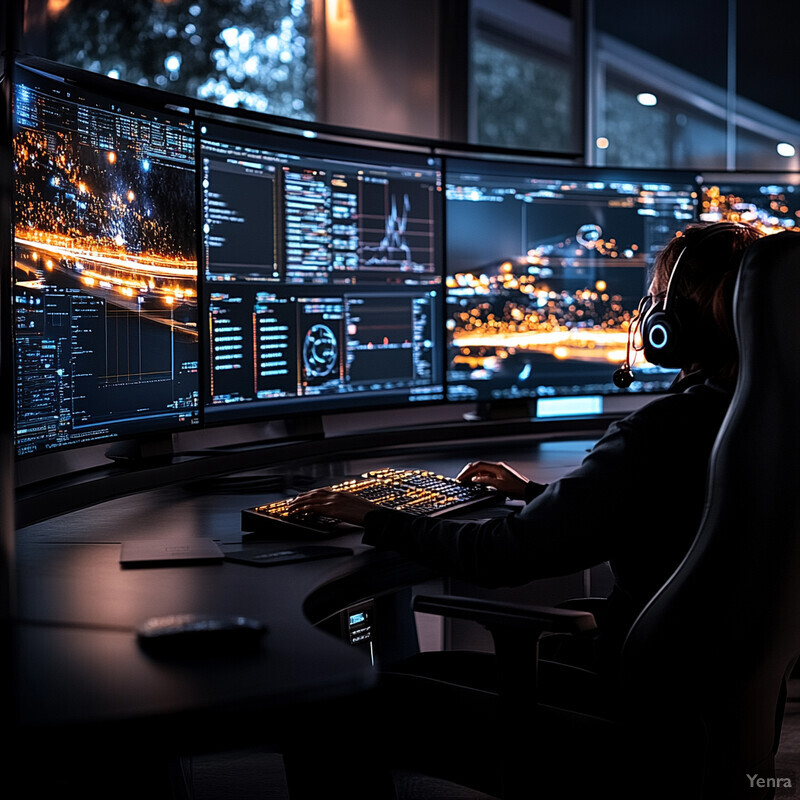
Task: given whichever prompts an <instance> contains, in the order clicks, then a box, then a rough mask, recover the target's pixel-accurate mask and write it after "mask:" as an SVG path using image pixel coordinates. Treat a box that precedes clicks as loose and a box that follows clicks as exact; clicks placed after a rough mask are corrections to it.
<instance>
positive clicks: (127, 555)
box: [119, 539, 224, 567]
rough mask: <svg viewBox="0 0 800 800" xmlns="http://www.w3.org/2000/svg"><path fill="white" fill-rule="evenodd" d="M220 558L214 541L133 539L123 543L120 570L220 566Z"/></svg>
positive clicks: (220, 552)
mask: <svg viewBox="0 0 800 800" xmlns="http://www.w3.org/2000/svg"><path fill="white" fill-rule="evenodd" d="M223 558H224V555H223V552H222V550H220V549H219V545H218V544H217V543H216V542H215V541H214V540H213V539H134V540H131V541H126V542H123V543H122V545H121V547H120V554H119V563H120V564H121V565H122V566H123V567H156V566H178V565H180V564H208V563H220V562H221V561H222V560H223Z"/></svg>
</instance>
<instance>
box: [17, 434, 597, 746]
mask: <svg viewBox="0 0 800 800" xmlns="http://www.w3.org/2000/svg"><path fill="white" fill-rule="evenodd" d="M588 444H589V443H588V442H586V441H574V442H562V443H554V447H553V448H552V449H550V450H548V449H547V448H544V449H542V447H539V448H538V449H537V450H536V451H535V452H533V453H529V454H528V455H527V456H526V457H525V458H522V457H521V455H520V452H521V451H518V450H511V451H508V452H510V453H511V458H507V457H506V456H507V453H503V452H499V453H498V452H497V451H495V452H494V456H495V458H506V460H509V461H511V462H512V463H514V464H515V465H517V466H519V467H520V468H523V469H527V470H528V471H529V473H530V474H537V475H540V476H544V477H543V478H542V479H544V480H552V479H554V478H555V477H557V475H558V474H559V473H563V471H565V470H566V469H568V468H570V467H571V466H573V465H574V464H576V463H577V462H578V461H579V460H580V459H581V458H582V456H583V454H584V453H585V450H586V447H587V446H588ZM481 449H483V448H480V447H476V445H475V444H474V443H473V444H471V445H470V456H471V457H472V458H475V457H488V453H482V452H480V451H481ZM464 460H465V458H464V454H463V453H462V452H453V453H449V454H446V455H440V456H438V457H436V458H433V459H431V458H428V459H426V460H425V461H424V462H423V461H422V460H421V459H420V457H419V455H418V454H416V455H415V454H408V455H405V456H402V457H398V458H395V459H394V460H392V462H391V465H392V466H421V467H425V468H430V469H435V470H437V471H441V472H447V473H449V474H454V470H457V469H458V468H459V467H460V466H461V465H463V463H464ZM388 463H389V462H387V460H386V459H385V458H384V459H381V460H378V458H377V456H365V457H364V458H361V459H356V460H352V461H349V462H347V463H341V464H338V465H326V466H325V467H324V468H323V470H322V471H323V472H324V471H330V472H331V473H332V474H333V473H337V472H338V474H339V475H352V474H358V473H360V472H362V471H365V470H367V469H371V468H374V467H376V466H386V465H387V464H388ZM265 499H270V498H269V497H267V498H265V496H264V495H263V494H213V493H211V494H209V493H200V492H197V491H192V490H190V489H188V488H186V487H180V486H177V487H175V486H173V487H164V488H161V489H155V490H151V491H146V492H140V493H137V494H135V495H131V496H128V497H121V498H116V499H113V500H108V501H105V502H102V503H99V504H97V505H95V506H91V507H89V508H84V509H81V510H78V511H73V512H70V513H66V514H62V515H61V516H58V517H56V518H53V519H50V520H47V521H44V522H39V523H37V524H34V525H30V526H28V527H27V528H24V529H22V530H21V531H19V534H18V545H17V580H18V603H17V619H18V623H17V624H16V626H15V631H14V634H15V658H16V671H17V678H18V683H17V701H18V709H19V717H20V721H21V724H22V728H23V734H24V735H25V736H26V737H28V739H29V741H31V742H35V743H36V746H37V748H42V747H55V748H59V747H64V746H65V745H67V744H69V745H71V746H72V748H73V749H84V750H85V749H87V748H88V749H89V752H94V751H95V750H96V749H97V748H99V749H100V751H105V750H108V751H112V750H115V749H118V748H119V746H120V741H121V740H123V739H124V741H125V742H127V743H130V742H134V743H135V744H134V746H133V747H132V748H131V747H130V744H127V745H126V751H127V752H128V754H129V755H132V756H137V755H142V754H152V753H156V754H164V755H168V754H170V753H172V754H174V753H176V751H177V752H178V753H190V752H202V751H209V750H219V749H227V748H230V747H236V746H240V745H244V744H253V743H254V742H256V741H265V742H267V741H270V739H271V737H272V736H273V735H274V734H275V733H276V732H277V733H279V729H280V726H281V720H282V719H285V718H286V716H285V715H290V714H292V713H293V711H294V710H295V709H297V708H301V707H303V706H307V705H309V704H314V703H317V702H323V701H325V700H331V699H336V698H347V697H348V696H352V695H355V694H357V693H360V692H365V691H368V690H369V689H370V687H372V686H373V683H374V680H375V672H374V669H373V667H372V665H371V663H370V661H369V659H368V657H367V656H366V655H365V654H364V653H363V652H361V651H360V650H358V649H355V648H351V647H349V646H348V645H346V644H345V643H344V642H343V641H341V640H340V639H339V638H337V637H335V636H332V635H330V634H329V633H327V632H325V631H323V630H322V629H320V628H319V627H315V625H316V624H317V623H319V622H321V621H322V620H323V619H324V618H325V617H326V616H327V615H329V614H333V613H335V611H336V610H337V609H338V608H343V607H346V606H348V605H350V604H353V603H357V602H359V601H360V600H362V599H363V598H366V597H373V596H375V595H379V594H384V595H391V594H392V593H393V592H396V591H400V590H405V589H407V588H408V587H410V586H411V585H412V584H414V583H415V582H418V581H422V580H426V579H429V578H430V577H431V575H429V574H428V573H427V572H426V571H425V570H423V569H422V568H421V567H419V566H415V565H413V564H409V563H408V562H407V561H405V560H403V559H401V558H399V557H397V556H393V555H392V554H390V553H381V552H378V551H375V550H373V549H372V548H369V547H366V546H364V545H362V544H361V542H360V535H359V534H358V533H356V534H349V535H346V536H344V537H341V538H339V539H335V540H333V541H332V542H331V543H333V544H339V545H343V546H346V547H349V548H352V550H353V555H352V556H348V557H344V558H340V557H336V558H331V559H325V560H321V561H309V562H303V563H298V564H291V565H282V566H280V565H279V566H273V567H253V566H248V565H244V564H237V563H233V562H228V561H226V562H223V563H221V564H209V565H204V566H177V567H156V568H145V569H123V568H121V567H120V565H119V563H118V559H119V553H120V543H121V542H122V541H125V540H128V539H169V538H175V539H183V538H185V537H209V538H213V539H215V540H216V541H217V542H218V543H219V544H220V546H221V548H222V550H223V551H224V552H231V551H235V550H237V549H240V548H241V547H242V532H241V530H240V512H241V509H242V508H245V507H249V506H253V505H256V504H258V503H259V502H264V500H265ZM408 597H409V598H410V594H409V595H408ZM405 607H406V609H408V606H407V605H406V606H405ZM184 612H199V613H215V614H239V615H246V616H251V617H255V618H257V619H260V620H262V621H263V622H265V623H266V625H267V626H268V634H267V636H266V638H265V639H264V642H263V647H262V649H261V651H260V652H258V653H256V654H253V655H247V656H244V657H236V658H224V657H221V658H215V659H210V660H207V661H206V660H203V659H199V660H197V661H192V662H188V663H182V662H178V661H176V662H169V661H157V660H154V659H153V658H152V657H150V656H148V655H146V654H145V653H144V652H142V651H141V650H140V649H139V647H138V645H137V642H136V638H135V634H134V632H135V629H136V627H137V626H138V625H140V624H141V623H142V622H144V621H145V620H146V619H148V618H150V617H153V616H158V615H164V614H173V613H184ZM408 614H409V616H410V610H409V611H408ZM120 737H123V738H122V739H121V738H120Z"/></svg>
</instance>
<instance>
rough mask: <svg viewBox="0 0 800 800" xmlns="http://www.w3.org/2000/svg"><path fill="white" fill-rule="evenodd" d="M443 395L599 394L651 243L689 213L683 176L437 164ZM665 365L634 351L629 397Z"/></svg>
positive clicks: (632, 310) (661, 382)
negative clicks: (443, 247) (441, 214)
mask: <svg viewBox="0 0 800 800" xmlns="http://www.w3.org/2000/svg"><path fill="white" fill-rule="evenodd" d="M446 184H447V328H448V375H447V377H448V397H449V398H450V399H451V400H477V401H506V400H513V399H517V398H542V397H552V396H576V395H587V394H594V395H605V394H610V393H612V392H617V391H619V390H618V389H617V388H616V387H615V386H614V384H613V382H612V374H613V371H614V370H615V369H616V368H617V367H618V366H619V365H620V364H621V363H622V362H623V361H624V360H625V358H626V348H627V342H628V335H629V331H630V328H631V323H632V321H633V319H634V318H635V315H636V309H637V306H638V304H639V300H640V299H641V297H642V295H644V294H646V291H647V284H648V281H649V272H650V269H651V267H652V264H653V261H654V259H655V256H656V254H657V253H658V251H659V250H660V249H661V248H662V247H663V246H664V245H665V244H666V243H667V242H668V241H669V239H670V238H671V237H672V236H673V235H674V234H675V232H676V231H677V230H679V229H681V228H683V227H685V226H686V225H687V224H688V223H689V222H691V221H693V220H694V219H695V218H696V208H695V206H696V203H695V196H696V193H695V185H694V182H693V178H692V176H691V175H687V174H680V173H677V174H676V173H663V172H657V171H635V170H601V169H593V170H590V169H579V168H570V167H552V166H551V167H548V166H543V165H536V164H530V163H524V162H513V163H512V162H499V161H496V160H489V159H485V158H484V159H472V160H459V159H450V160H449V161H448V163H447V172H446ZM673 378H674V373H673V372H667V371H665V370H662V369H660V368H657V367H654V366H653V365H649V364H647V363H644V361H643V359H639V363H638V364H637V369H636V381H635V383H634V384H633V386H632V391H639V392H647V391H663V390H664V389H666V388H667V387H668V386H669V384H670V382H671V381H672V379H673Z"/></svg>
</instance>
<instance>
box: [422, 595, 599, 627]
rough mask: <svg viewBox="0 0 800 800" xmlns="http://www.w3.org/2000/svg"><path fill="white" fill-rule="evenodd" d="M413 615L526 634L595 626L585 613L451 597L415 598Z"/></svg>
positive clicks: (590, 616) (589, 616)
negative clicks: (422, 614)
mask: <svg viewBox="0 0 800 800" xmlns="http://www.w3.org/2000/svg"><path fill="white" fill-rule="evenodd" d="M413 609H414V611H419V612H422V613H425V614H438V615H440V616H446V617H455V618H457V619H466V620H472V621H474V622H477V623H479V624H481V625H483V626H485V627H486V628H489V629H490V630H491V629H498V628H505V629H509V628H510V629H517V630H527V631H530V632H531V633H536V632H538V633H545V632H546V633H583V632H585V631H591V630H594V629H595V628H596V627H597V624H596V622H595V619H594V615H593V614H591V613H590V612H588V611H576V610H572V609H564V608H552V607H550V606H524V605H518V604H516V603H507V602H502V601H497V600H485V599H482V598H474V597H458V596H454V595H417V596H416V597H415V598H414V601H413Z"/></svg>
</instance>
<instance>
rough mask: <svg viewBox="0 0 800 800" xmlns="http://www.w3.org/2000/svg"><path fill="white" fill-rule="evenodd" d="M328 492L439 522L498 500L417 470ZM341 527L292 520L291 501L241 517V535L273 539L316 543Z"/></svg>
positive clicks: (385, 473)
mask: <svg viewBox="0 0 800 800" xmlns="http://www.w3.org/2000/svg"><path fill="white" fill-rule="evenodd" d="M327 488H328V489H330V490H331V491H341V492H352V493H353V494H357V495H359V496H360V497H363V498H364V499H366V500H370V501H372V502H373V503H376V504H377V505H379V506H382V507H383V508H392V509H397V510H399V511H406V512H408V513H411V514H420V515H424V516H434V517H435V516H444V515H447V514H453V513H455V512H457V511H462V510H464V509H466V508H473V507H475V506H477V505H487V504H490V503H496V502H498V501H499V500H501V499H502V495H499V494H498V493H497V492H496V491H495V490H494V489H489V488H487V487H485V486H478V485H476V484H467V483H461V482H460V481H457V480H456V479H455V478H449V477H446V476H444V475H438V474H436V473H434V472H430V471H428V470H422V469H392V468H385V469H379V470H373V471H372V472H365V473H364V474H363V475H362V476H361V477H360V478H353V479H350V480H345V481H342V482H340V483H337V484H334V485H333V486H329V487H327ZM343 527H346V526H344V524H343V523H341V522H340V521H339V520H337V519H333V518H331V517H322V516H318V515H315V514H298V513H297V512H296V511H293V508H292V505H291V500H290V499H286V500H275V501H273V502H271V503H267V504H266V505H263V506H256V507H254V508H246V509H244V510H243V511H242V530H245V531H253V532H256V533H260V534H269V535H273V534H274V535H277V536H279V537H284V536H293V535H299V534H302V535H304V536H306V537H312V538H320V537H325V536H335V535H339V534H341V533H343V532H344V531H343Z"/></svg>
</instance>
